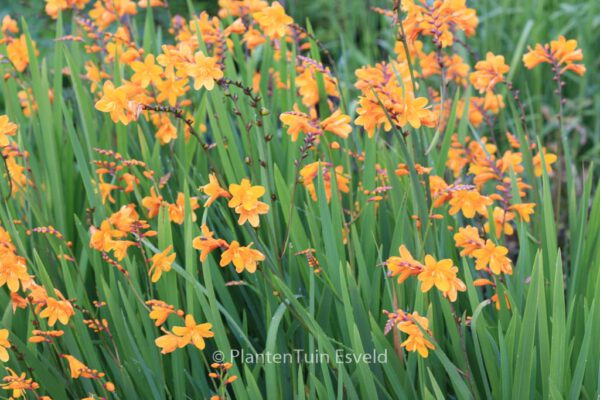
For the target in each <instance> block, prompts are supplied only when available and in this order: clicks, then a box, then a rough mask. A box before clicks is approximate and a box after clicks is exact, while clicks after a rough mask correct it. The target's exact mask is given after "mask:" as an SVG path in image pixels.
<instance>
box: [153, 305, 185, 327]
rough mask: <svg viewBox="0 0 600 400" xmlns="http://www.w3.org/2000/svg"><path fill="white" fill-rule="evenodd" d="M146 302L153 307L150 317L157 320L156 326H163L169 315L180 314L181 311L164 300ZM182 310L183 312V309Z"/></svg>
mask: <svg viewBox="0 0 600 400" xmlns="http://www.w3.org/2000/svg"><path fill="white" fill-rule="evenodd" d="M146 304H147V305H149V306H151V307H152V311H150V314H149V317H150V319H153V320H155V322H154V325H155V326H161V325H162V324H164V323H165V321H166V320H167V318H168V317H169V315H171V314H179V312H177V311H175V308H174V307H173V306H172V305H169V304H167V303H165V302H164V301H160V300H148V301H147V302H146ZM180 312H181V313H183V311H180Z"/></svg>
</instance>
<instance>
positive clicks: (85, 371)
mask: <svg viewBox="0 0 600 400" xmlns="http://www.w3.org/2000/svg"><path fill="white" fill-rule="evenodd" d="M61 357H62V358H66V359H67V361H68V362H69V370H70V371H71V378H73V379H77V378H79V377H81V378H94V377H95V375H94V374H92V373H91V370H90V369H89V368H88V367H87V366H86V365H85V364H84V363H82V362H81V361H79V360H78V359H76V358H75V357H73V356H72V355H69V354H63V355H62V356H61Z"/></svg>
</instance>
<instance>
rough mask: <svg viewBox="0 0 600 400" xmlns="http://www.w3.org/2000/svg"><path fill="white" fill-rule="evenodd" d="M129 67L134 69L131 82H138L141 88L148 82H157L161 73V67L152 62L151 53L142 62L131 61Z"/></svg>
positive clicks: (152, 56)
mask: <svg viewBox="0 0 600 400" xmlns="http://www.w3.org/2000/svg"><path fill="white" fill-rule="evenodd" d="M131 69H133V71H134V74H133V75H132V76H131V82H133V83H139V85H140V86H141V87H143V88H145V87H147V86H148V85H149V84H150V83H156V82H159V81H160V75H161V74H162V67H161V66H160V65H157V64H156V63H155V62H154V55H153V54H148V55H147V56H146V58H145V59H144V62H141V61H134V62H132V63H131Z"/></svg>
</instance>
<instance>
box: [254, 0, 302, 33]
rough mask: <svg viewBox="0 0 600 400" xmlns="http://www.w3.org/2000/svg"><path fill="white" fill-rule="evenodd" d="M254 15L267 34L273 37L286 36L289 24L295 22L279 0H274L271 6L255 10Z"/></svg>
mask: <svg viewBox="0 0 600 400" xmlns="http://www.w3.org/2000/svg"><path fill="white" fill-rule="evenodd" d="M252 17H253V18H254V19H255V20H256V22H258V25H260V29H262V30H263V32H264V33H265V35H267V36H268V37H270V38H271V39H279V38H280V37H282V36H284V35H285V32H286V29H287V27H288V25H289V24H291V23H292V22H294V20H293V19H292V17H290V16H289V15H287V14H286V13H285V10H284V8H283V7H282V6H281V4H279V2H277V1H274V2H273V4H271V6H270V7H265V8H264V9H262V10H261V11H258V12H255V13H254V14H252Z"/></svg>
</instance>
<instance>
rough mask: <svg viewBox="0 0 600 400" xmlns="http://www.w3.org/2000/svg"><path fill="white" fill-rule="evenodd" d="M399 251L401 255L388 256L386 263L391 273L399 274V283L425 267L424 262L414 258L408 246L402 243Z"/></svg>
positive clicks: (392, 274)
mask: <svg viewBox="0 0 600 400" xmlns="http://www.w3.org/2000/svg"><path fill="white" fill-rule="evenodd" d="M398 251H399V253H400V256H399V257H397V256H394V257H390V258H388V259H387V261H386V262H385V265H386V266H387V267H388V269H389V270H390V275H391V276H396V275H398V283H402V282H404V281H405V280H406V279H407V278H408V277H409V276H411V275H418V274H420V273H421V271H422V270H423V268H424V267H423V264H421V263H420V262H418V261H416V260H415V259H414V258H413V256H412V254H410V252H409V251H408V249H407V248H406V246H404V245H401V246H400V248H399V249H398Z"/></svg>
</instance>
